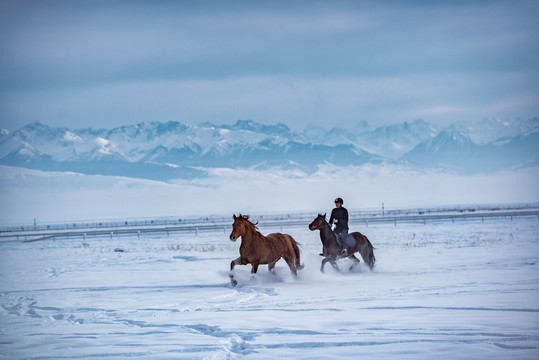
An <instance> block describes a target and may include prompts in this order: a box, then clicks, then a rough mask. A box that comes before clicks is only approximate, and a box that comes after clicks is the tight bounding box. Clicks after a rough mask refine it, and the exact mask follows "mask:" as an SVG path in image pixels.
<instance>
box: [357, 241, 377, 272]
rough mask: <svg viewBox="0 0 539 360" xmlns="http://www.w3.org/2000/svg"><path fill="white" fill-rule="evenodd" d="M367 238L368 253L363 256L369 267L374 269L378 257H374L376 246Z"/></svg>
mask: <svg viewBox="0 0 539 360" xmlns="http://www.w3.org/2000/svg"><path fill="white" fill-rule="evenodd" d="M365 239H366V240H367V254H365V255H366V256H363V254H361V255H362V257H363V260H364V261H365V262H366V263H367V264H368V265H369V267H370V268H371V269H372V268H374V263H375V262H376V258H375V257H374V247H373V246H372V244H371V242H370V241H369V239H368V238H367V237H366V236H365Z"/></svg>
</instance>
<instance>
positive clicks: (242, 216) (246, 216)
mask: <svg viewBox="0 0 539 360" xmlns="http://www.w3.org/2000/svg"><path fill="white" fill-rule="evenodd" d="M238 217H239V218H241V219H243V220H247V223H248V224H249V225H251V226H252V227H253V229H254V230H255V231H256V232H258V226H257V225H258V221H257V222H256V223H253V222H252V221H251V220H249V215H242V214H240V215H239V216H238Z"/></svg>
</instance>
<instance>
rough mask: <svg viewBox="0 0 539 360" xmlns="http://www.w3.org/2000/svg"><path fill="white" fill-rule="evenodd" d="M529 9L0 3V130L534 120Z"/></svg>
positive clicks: (535, 73)
mask: <svg viewBox="0 0 539 360" xmlns="http://www.w3.org/2000/svg"><path fill="white" fill-rule="evenodd" d="M537 13H539V5H538V3H537V2H535V1H511V2H508V1H468V2H449V3H446V2H433V3H430V2H427V3H424V2H406V3H400V2H384V3H383V4H382V3H378V2H365V1H360V2H357V1H337V2H331V3H325V2H279V1H277V2H256V3H253V2H242V1H235V2H219V1H206V2H183V1H180V2H168V1H165V2H154V1H115V2H108V1H103V2H101V1H97V2H72V1H47V2H42V1H4V2H2V4H0V30H1V31H0V126H1V127H6V128H8V129H14V128H16V127H19V126H21V125H23V124H25V123H28V122H31V121H42V122H46V123H49V124H51V125H69V126H72V127H77V126H86V125H92V126H110V125H120V124H126V123H133V122H139V121H149V120H156V121H165V120H178V121H182V122H185V123H199V122H203V121H213V122H227V123H230V122H234V121H235V120H237V119H247V118H248V119H254V120H257V121H261V122H268V123H275V122H278V121H281V122H286V123H287V124H288V125H290V126H291V127H293V128H299V129H301V128H303V127H304V126H305V125H307V124H308V123H315V124H318V125H324V124H328V123H330V122H335V121H341V122H345V123H347V124H350V123H355V122H357V121H359V120H368V121H369V122H371V123H373V124H380V123H394V122H401V121H408V120H412V119H415V118H425V119H427V120H430V121H438V122H448V121H450V120H451V121H454V120H467V119H478V118H483V117H487V116H499V117H511V116H523V117H531V116H536V115H537V114H538V110H539V101H538V100H537V99H538V98H539V85H538V84H539V81H538V80H539V67H538V66H537V64H539V48H538V47H537V44H538V43H539V25H538V23H537V21H536V14H537Z"/></svg>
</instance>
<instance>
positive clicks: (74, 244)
mask: <svg viewBox="0 0 539 360" xmlns="http://www.w3.org/2000/svg"><path fill="white" fill-rule="evenodd" d="M314 216H316V214H313V218H314ZM253 220H255V221H256V219H253ZM231 222H232V219H231ZM307 225H308V224H305V226H302V227H292V228H284V229H283V232H287V233H290V234H292V235H293V236H294V237H295V238H296V240H298V241H299V242H300V243H302V252H303V253H302V254H303V258H302V262H304V264H305V268H304V269H303V270H301V271H300V274H299V277H298V278H297V279H294V278H292V276H291V275H290V272H289V270H288V268H287V266H286V264H285V263H284V261H280V262H279V263H277V275H272V274H270V273H268V270H267V267H266V266H261V267H260V269H259V274H258V275H257V276H256V277H255V278H254V279H252V278H251V276H250V273H249V272H250V265H248V266H238V267H236V270H235V272H236V277H237V279H238V280H239V285H238V286H237V287H235V288H233V287H231V285H230V282H229V277H228V274H229V272H228V268H229V265H230V261H231V260H233V259H235V258H236V257H237V256H238V248H239V243H232V242H230V240H228V235H229V234H228V232H225V231H217V232H206V233H201V232H199V233H198V234H197V235H195V234H170V236H166V235H159V236H150V235H146V236H141V237H140V239H139V238H138V237H137V236H133V237H114V238H112V239H111V238H110V237H104V238H86V239H82V238H71V239H62V240H60V239H59V240H56V241H52V240H46V241H39V242H34V243H22V242H15V241H3V242H1V243H0V336H1V339H0V358H4V359H62V358H69V359H77V358H85V359H103V358H130V357H137V358H142V359H144V358H152V359H153V358H155V359H165V358H171V359H178V358H181V359H190V358H192V359H201V358H207V359H234V358H247V359H275V358H282V359H328V358H354V359H358V358H377V359H380V358H382V359H384V358H394V359H433V358H446V359H485V358H487V359H537V358H539V219H537V217H528V218H514V219H513V220H512V221H511V220H510V219H501V220H500V219H497V220H488V219H485V221H484V222H482V221H481V220H477V221H475V220H467V221H456V222H455V223H451V222H438V223H435V222H430V223H427V224H426V225H423V224H397V226H394V225H375V226H374V225H370V226H369V227H362V228H356V229H352V230H360V231H362V232H363V233H364V234H366V235H367V236H368V237H369V239H370V240H371V241H372V243H373V245H374V246H375V247H376V250H375V255H376V258H377V263H376V267H375V268H374V270H373V271H370V270H368V269H367V268H366V267H364V266H363V265H361V266H360V267H358V268H357V269H356V270H355V271H354V272H353V273H350V272H347V271H346V268H347V267H348V265H349V264H350V263H348V262H347V260H344V261H342V262H341V264H340V265H341V267H342V269H343V270H344V271H343V273H337V272H336V271H335V270H333V269H332V268H331V267H330V266H327V267H326V273H325V274H322V273H320V272H319V266H320V260H321V258H320V257H319V256H318V253H319V251H320V248H321V245H320V240H319V233H318V232H311V231H309V230H308V229H307ZM260 230H261V232H262V233H264V234H266V233H268V230H267V229H264V228H261V229H260ZM270 231H273V230H270ZM119 250H123V252H120V251H119Z"/></svg>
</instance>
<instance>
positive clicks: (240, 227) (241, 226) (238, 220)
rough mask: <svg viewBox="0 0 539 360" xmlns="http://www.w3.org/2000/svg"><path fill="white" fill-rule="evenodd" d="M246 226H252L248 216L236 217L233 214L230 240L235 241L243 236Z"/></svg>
mask: <svg viewBox="0 0 539 360" xmlns="http://www.w3.org/2000/svg"><path fill="white" fill-rule="evenodd" d="M248 225H253V224H252V223H251V222H250V221H249V215H242V214H240V215H239V216H236V214H234V222H233V223H232V232H231V233H230V240H231V241H236V240H237V239H238V238H239V237H240V236H243V235H245V230H246V229H247V226H248Z"/></svg>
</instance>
